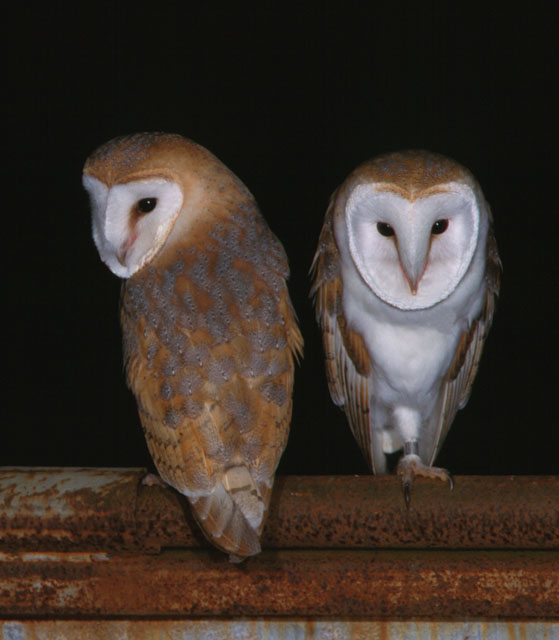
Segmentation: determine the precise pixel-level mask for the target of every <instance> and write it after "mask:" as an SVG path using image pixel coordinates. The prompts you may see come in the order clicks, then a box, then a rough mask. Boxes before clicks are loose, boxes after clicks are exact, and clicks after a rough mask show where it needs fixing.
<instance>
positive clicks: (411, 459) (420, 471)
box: [398, 447, 454, 509]
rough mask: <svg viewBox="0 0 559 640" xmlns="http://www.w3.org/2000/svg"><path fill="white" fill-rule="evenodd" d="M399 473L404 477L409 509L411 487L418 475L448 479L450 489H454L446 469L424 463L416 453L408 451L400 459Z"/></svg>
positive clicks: (405, 497) (405, 494)
mask: <svg viewBox="0 0 559 640" xmlns="http://www.w3.org/2000/svg"><path fill="white" fill-rule="evenodd" d="M408 449H409V447H408ZM398 475H399V476H400V477H401V478H402V485H403V489H404V500H405V502H406V507H407V508H408V509H409V507H410V504H411V487H412V484H413V480H414V478H415V477H416V476H423V477H426V478H431V479H436V480H446V481H448V483H449V485H450V490H451V491H452V490H453V489H454V482H453V480H452V476H451V475H450V473H449V472H448V471H447V470H446V469H440V468H438V467H430V466H428V465H426V464H424V463H423V462H421V458H420V457H419V456H418V455H417V454H416V453H407V454H406V455H404V456H403V457H402V458H401V459H400V462H399V463H398Z"/></svg>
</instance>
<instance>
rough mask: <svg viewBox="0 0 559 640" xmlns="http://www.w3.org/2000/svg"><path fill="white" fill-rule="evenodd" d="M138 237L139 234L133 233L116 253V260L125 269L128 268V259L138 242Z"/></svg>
mask: <svg viewBox="0 0 559 640" xmlns="http://www.w3.org/2000/svg"><path fill="white" fill-rule="evenodd" d="M137 237H138V234H137V233H136V232H133V233H131V234H130V235H129V236H128V238H126V240H125V241H124V242H123V243H122V244H121V245H120V248H119V249H118V251H117V252H116V259H117V260H118V261H119V262H120V264H121V265H122V266H123V267H125V266H126V258H127V257H128V252H129V251H130V249H131V248H132V245H133V244H134V242H136V238H137Z"/></svg>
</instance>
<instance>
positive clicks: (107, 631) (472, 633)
mask: <svg viewBox="0 0 559 640" xmlns="http://www.w3.org/2000/svg"><path fill="white" fill-rule="evenodd" d="M0 633H1V638H2V640H70V639H71V640H75V638H80V640H129V639H130V640H131V639H134V640H152V639H153V638H159V640H264V639H266V640H528V639H529V640H556V639H557V638H558V637H559V623H542V622H507V623H505V622H495V621H491V622H480V621H469V622H417V621H394V622H383V621H339V622H333V621H330V620H289V621H285V620H254V621H250V620H243V621H230V620H219V621H217V620H212V621H206V620H195V621H174V620H159V621H84V620H80V621H72V620H69V621H42V620H41V621H26V622H4V623H0Z"/></svg>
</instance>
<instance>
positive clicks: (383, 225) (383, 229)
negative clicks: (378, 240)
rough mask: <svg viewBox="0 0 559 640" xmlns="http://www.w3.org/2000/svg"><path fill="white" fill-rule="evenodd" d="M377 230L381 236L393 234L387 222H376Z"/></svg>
mask: <svg viewBox="0 0 559 640" xmlns="http://www.w3.org/2000/svg"><path fill="white" fill-rule="evenodd" d="M377 230H378V232H379V233H380V235H381V236H387V237H388V236H393V235H394V229H393V228H392V227H391V226H390V225H389V224H388V222H377Z"/></svg>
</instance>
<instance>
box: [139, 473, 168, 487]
mask: <svg viewBox="0 0 559 640" xmlns="http://www.w3.org/2000/svg"><path fill="white" fill-rule="evenodd" d="M142 485H143V486H144V487H154V486H155V487H168V486H169V485H168V484H167V483H166V482H165V480H162V479H161V478H160V477H159V476H158V475H156V474H155V473H146V475H145V476H144V477H143V478H142Z"/></svg>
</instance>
